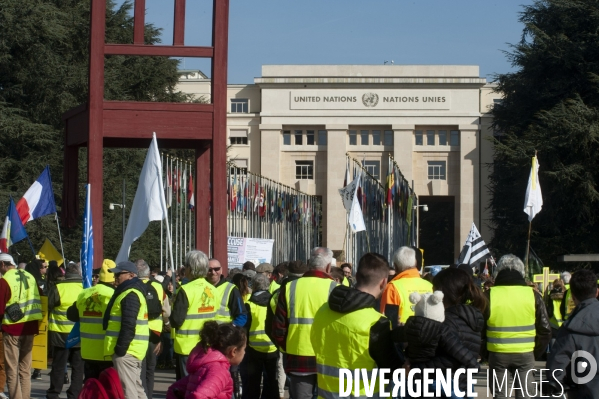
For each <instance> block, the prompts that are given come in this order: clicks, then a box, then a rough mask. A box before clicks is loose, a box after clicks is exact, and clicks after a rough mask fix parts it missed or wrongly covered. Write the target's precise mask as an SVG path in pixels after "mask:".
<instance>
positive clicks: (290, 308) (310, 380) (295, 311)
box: [271, 247, 337, 399]
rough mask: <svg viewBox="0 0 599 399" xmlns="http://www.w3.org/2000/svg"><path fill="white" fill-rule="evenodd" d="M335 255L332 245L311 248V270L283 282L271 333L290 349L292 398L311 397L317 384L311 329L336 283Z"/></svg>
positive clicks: (280, 344)
mask: <svg viewBox="0 0 599 399" xmlns="http://www.w3.org/2000/svg"><path fill="white" fill-rule="evenodd" d="M332 259H333V252H332V251H331V250H330V249H328V248H324V247H316V248H314V249H312V251H311V252H310V259H309V261H308V267H309V269H310V270H308V271H307V272H306V273H305V274H304V275H303V276H302V277H300V278H298V279H294V280H292V279H288V280H287V281H286V282H284V283H283V284H282V285H281V290H280V295H279V297H278V299H277V306H276V309H275V314H274V319H273V326H272V334H271V337H272V339H273V342H274V343H275V345H277V346H278V347H279V348H281V349H282V350H284V351H285V352H286V353H287V365H286V369H285V372H286V373H287V375H288V376H289V379H290V380H291V383H290V387H289V391H290V394H291V396H292V397H293V398H298V399H300V398H311V397H312V392H313V389H314V387H315V386H316V355H315V353H314V349H313V348H312V344H311V343H309V342H310V331H311V327H312V320H313V319H314V315H315V314H316V312H317V311H318V309H319V308H320V307H321V306H322V305H324V304H325V303H326V302H327V301H328V299H329V294H330V293H331V291H332V290H333V288H335V287H336V286H337V283H336V282H335V281H333V279H332V278H331V276H330V275H329V272H330V270H331V262H332ZM291 273H292V270H291V267H290V274H291Z"/></svg>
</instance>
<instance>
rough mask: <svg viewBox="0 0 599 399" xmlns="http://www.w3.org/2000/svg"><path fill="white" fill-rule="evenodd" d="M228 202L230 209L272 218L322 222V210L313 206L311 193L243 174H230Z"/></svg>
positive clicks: (275, 219) (230, 210)
mask: <svg viewBox="0 0 599 399" xmlns="http://www.w3.org/2000/svg"><path fill="white" fill-rule="evenodd" d="M227 204H228V210H229V212H236V213H244V214H249V215H251V214H253V215H258V216H259V217H261V218H268V219H269V220H272V221H283V220H287V221H292V222H301V223H309V222H312V223H316V224H318V223H319V213H318V212H316V211H315V210H314V209H313V206H314V202H313V201H311V200H310V198H309V196H308V195H306V194H296V193H293V192H290V191H289V190H287V189H285V188H284V187H281V186H280V185H278V184H276V183H273V184H270V183H268V182H258V181H255V180H254V178H252V177H247V176H244V175H233V176H231V177H230V178H229V184H228V187H227Z"/></svg>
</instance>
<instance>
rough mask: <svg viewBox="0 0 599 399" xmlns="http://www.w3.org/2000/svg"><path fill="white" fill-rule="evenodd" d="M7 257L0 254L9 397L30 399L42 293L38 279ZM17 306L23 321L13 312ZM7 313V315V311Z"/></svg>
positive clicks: (1, 314) (0, 307) (0, 306)
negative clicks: (32, 363) (32, 362)
mask: <svg viewBox="0 0 599 399" xmlns="http://www.w3.org/2000/svg"><path fill="white" fill-rule="evenodd" d="M16 267H17V266H16V264H15V262H14V260H13V258H12V256H10V255H9V254H7V253H0V273H2V278H1V279H0V317H1V318H2V336H3V343H4V368H5V371H6V385H8V395H9V397H10V398H13V399H29V398H30V394H31V354H32V349H33V337H34V335H37V334H39V321H40V320H41V319H42V303H41V300H40V295H41V290H40V289H39V287H38V286H37V284H36V281H35V278H34V277H33V276H32V275H31V274H29V273H27V272H26V271H25V270H20V269H19V270H17V269H16ZM14 304H17V306H18V307H19V308H20V309H21V312H22V313H23V317H22V318H20V319H13V318H11V316H10V315H11V314H12V315H13V316H15V314H14V313H13V312H11V309H12V308H14V307H15V306H13V307H12V308H11V306H12V305H14ZM7 309H8V311H7Z"/></svg>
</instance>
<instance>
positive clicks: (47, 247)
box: [37, 238, 64, 266]
mask: <svg viewBox="0 0 599 399" xmlns="http://www.w3.org/2000/svg"><path fill="white" fill-rule="evenodd" d="M37 255H38V256H39V257H40V259H43V260H45V261H48V262H49V261H51V260H55V261H56V262H58V266H60V265H62V264H63V263H64V259H62V256H61V255H60V252H58V250H57V249H56V247H55V246H54V245H52V242H50V240H48V239H47V238H46V241H44V245H42V247H41V248H40V250H39V252H38V253H37Z"/></svg>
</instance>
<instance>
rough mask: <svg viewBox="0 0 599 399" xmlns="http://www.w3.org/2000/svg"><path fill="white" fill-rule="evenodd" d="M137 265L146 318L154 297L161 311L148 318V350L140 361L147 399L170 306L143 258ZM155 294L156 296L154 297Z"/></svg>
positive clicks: (153, 302) (152, 387)
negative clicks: (146, 307)
mask: <svg viewBox="0 0 599 399" xmlns="http://www.w3.org/2000/svg"><path fill="white" fill-rule="evenodd" d="M135 267H137V277H138V278H139V279H140V280H141V281H142V282H143V283H144V284H145V286H146V291H147V292H146V300H147V303H148V318H149V317H150V312H149V311H150V307H152V305H151V304H156V306H154V307H157V303H156V302H155V301H156V299H158V301H159V302H160V307H161V308H162V312H161V314H160V315H157V316H156V314H155V312H153V314H152V316H156V317H154V318H153V319H150V320H148V326H149V328H150V330H151V333H150V338H149V342H148V350H147V351H146V357H145V358H144V360H143V361H142V362H141V384H142V385H143V387H144V391H145V393H146V396H147V397H148V399H152V396H153V393H154V371H155V370H156V363H157V356H158V354H159V353H160V351H161V350H162V342H161V339H160V335H161V334H162V327H163V321H162V317H163V316H164V317H169V316H170V315H171V306H170V303H169V301H168V299H167V298H166V294H165V292H164V287H163V286H162V284H160V282H158V281H156V280H153V279H150V274H151V271H150V266H149V265H148V263H147V262H146V261H145V260H143V259H138V260H137V261H136V262H135ZM154 296H156V298H154Z"/></svg>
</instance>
